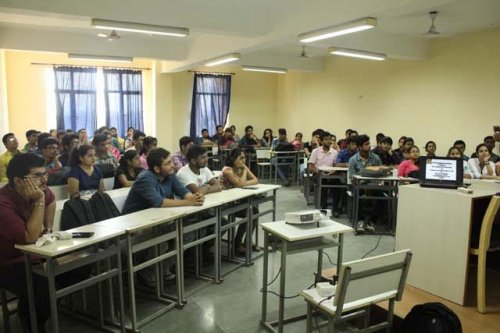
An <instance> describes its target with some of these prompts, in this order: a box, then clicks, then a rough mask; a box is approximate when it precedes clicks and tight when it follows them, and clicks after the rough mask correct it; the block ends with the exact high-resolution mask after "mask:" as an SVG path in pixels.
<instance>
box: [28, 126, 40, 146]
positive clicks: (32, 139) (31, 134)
mask: <svg viewBox="0 0 500 333" xmlns="http://www.w3.org/2000/svg"><path fill="white" fill-rule="evenodd" d="M38 133H39V132H38V131H37V130H34V129H30V130H29V131H26V140H28V143H29V144H30V145H36V142H37V139H38Z"/></svg>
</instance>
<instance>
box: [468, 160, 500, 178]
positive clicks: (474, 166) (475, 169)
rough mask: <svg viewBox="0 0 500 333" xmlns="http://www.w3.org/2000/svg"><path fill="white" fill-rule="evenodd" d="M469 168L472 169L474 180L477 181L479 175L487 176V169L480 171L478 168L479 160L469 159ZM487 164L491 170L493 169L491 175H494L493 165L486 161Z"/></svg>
mask: <svg viewBox="0 0 500 333" xmlns="http://www.w3.org/2000/svg"><path fill="white" fill-rule="evenodd" d="M467 162H468V163H469V166H470V168H471V169H472V173H473V174H474V178H476V179H479V178H481V175H485V176H486V175H488V169H487V168H486V166H485V167H484V168H482V169H481V167H480V166H479V159H478V158H477V157H476V158H470V159H469V160H468V161H467ZM488 164H489V165H490V166H491V169H493V175H495V163H493V162H491V161H488Z"/></svg>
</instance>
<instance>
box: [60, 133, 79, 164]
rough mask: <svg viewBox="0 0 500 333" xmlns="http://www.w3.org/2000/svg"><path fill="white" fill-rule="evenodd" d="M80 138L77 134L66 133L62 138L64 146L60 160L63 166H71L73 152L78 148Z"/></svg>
mask: <svg viewBox="0 0 500 333" xmlns="http://www.w3.org/2000/svg"><path fill="white" fill-rule="evenodd" d="M79 143H80V140H79V139H78V135H76V134H64V136H63V137H62V139H61V146H62V147H63V150H62V153H61V155H59V161H60V162H61V164H62V166H63V167H66V166H69V161H70V156H71V153H72V152H73V150H74V149H75V148H78V144H79Z"/></svg>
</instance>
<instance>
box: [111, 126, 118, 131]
mask: <svg viewBox="0 0 500 333" xmlns="http://www.w3.org/2000/svg"><path fill="white" fill-rule="evenodd" d="M112 130H115V131H117V128H116V127H110V128H109V131H112Z"/></svg>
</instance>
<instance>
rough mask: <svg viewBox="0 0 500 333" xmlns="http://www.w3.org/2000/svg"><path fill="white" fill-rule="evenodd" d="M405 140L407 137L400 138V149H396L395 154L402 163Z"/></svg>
mask: <svg viewBox="0 0 500 333" xmlns="http://www.w3.org/2000/svg"><path fill="white" fill-rule="evenodd" d="M405 140H406V136H404V135H403V136H402V137H400V138H399V140H398V148H396V149H394V154H396V156H397V157H398V159H400V162H401V161H402V159H401V156H402V154H403V147H404V145H405ZM398 164H399V163H398Z"/></svg>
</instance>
